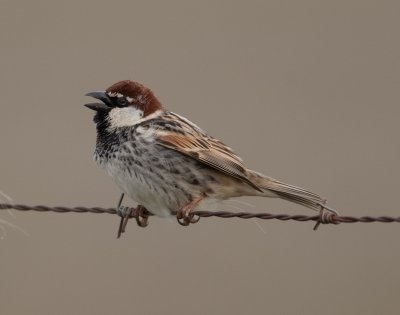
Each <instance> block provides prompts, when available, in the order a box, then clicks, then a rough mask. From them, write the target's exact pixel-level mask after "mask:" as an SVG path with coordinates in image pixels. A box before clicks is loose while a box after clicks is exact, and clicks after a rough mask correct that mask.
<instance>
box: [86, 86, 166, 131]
mask: <svg viewBox="0 0 400 315" xmlns="http://www.w3.org/2000/svg"><path fill="white" fill-rule="evenodd" d="M86 96H91V97H94V98H96V99H98V100H100V101H101V102H102V103H90V104H85V106H86V107H88V108H90V109H92V110H94V111H96V112H97V113H96V116H95V122H97V123H101V122H103V121H108V123H109V125H110V127H111V128H117V127H125V126H131V125H134V124H135V123H136V122H137V121H139V120H140V119H143V118H145V117H147V116H149V115H151V114H154V113H155V112H157V111H159V110H162V106H161V103H160V102H159V101H158V99H157V98H156V97H155V96H154V94H153V92H152V91H151V90H150V89H149V88H147V87H145V86H144V85H142V84H140V83H138V82H134V81H130V80H125V81H120V82H117V83H115V84H113V85H111V86H110V87H109V88H107V89H106V90H105V91H95V92H90V93H87V94H86Z"/></svg>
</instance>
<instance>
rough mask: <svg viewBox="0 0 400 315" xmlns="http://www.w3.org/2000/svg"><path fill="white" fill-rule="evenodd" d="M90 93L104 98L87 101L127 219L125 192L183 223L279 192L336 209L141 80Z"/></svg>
mask: <svg viewBox="0 0 400 315" xmlns="http://www.w3.org/2000/svg"><path fill="white" fill-rule="evenodd" d="M86 96H90V97H93V98H95V99H97V100H99V101H101V102H96V103H90V104H85V106H86V107H88V108H90V109H92V110H94V111H95V112H96V114H95V116H94V122H95V124H96V129H97V141H96V149H95V153H94V160H95V161H96V162H97V163H98V164H99V165H100V166H101V167H102V168H103V169H105V170H106V171H107V173H108V174H109V175H110V176H111V177H112V178H113V179H114V181H115V183H116V184H117V186H118V187H119V189H121V191H122V192H123V194H122V196H121V199H120V202H119V203H118V207H117V212H119V214H120V215H122V216H126V215H127V214H126V213H124V209H126V207H125V208H124V207H121V202H122V198H123V196H124V194H126V195H128V196H129V197H130V198H131V199H133V200H134V201H136V202H137V203H138V204H139V208H140V209H141V210H142V211H141V213H142V214H143V211H146V210H147V211H148V212H150V213H152V214H154V215H157V216H160V217H168V216H171V215H172V214H176V215H177V218H178V222H179V223H180V224H182V225H189V224H190V223H194V222H195V221H196V220H195V219H194V218H193V216H192V215H191V212H192V211H193V210H194V209H196V208H198V207H200V206H204V205H207V204H208V203H210V202H218V201H222V200H225V199H228V198H232V197H240V196H263V197H278V198H282V199H284V200H288V201H291V202H294V203H296V204H300V205H303V206H305V207H308V208H310V209H313V210H317V211H321V210H323V209H324V208H325V209H329V210H332V209H330V208H328V207H326V206H325V203H326V200H325V199H324V198H322V197H321V196H319V195H318V194H316V193H313V192H310V191H308V190H305V189H303V188H299V187H296V186H293V185H289V184H285V183H283V182H281V181H279V180H276V179H273V178H271V177H268V176H265V175H263V174H261V173H258V172H256V171H253V170H251V169H249V168H247V167H246V166H245V165H244V163H243V160H242V159H241V158H240V157H239V156H238V155H236V154H235V153H234V151H233V150H232V149H231V148H230V147H228V146H227V145H225V144H224V143H222V142H221V141H219V140H218V139H216V138H214V137H212V136H210V135H208V134H207V133H206V132H205V131H203V130H202V129H201V128H199V127H198V126H196V125H195V124H194V123H192V122H191V121H190V120H188V119H186V118H184V117H182V116H180V115H178V114H175V113H173V112H170V111H168V110H166V109H165V108H164V107H163V105H162V104H161V102H160V101H159V100H158V99H157V97H156V96H155V95H154V93H153V92H152V91H151V90H150V89H149V88H147V87H146V86H144V85H142V84H140V83H138V82H135V81H130V80H125V81H120V82H117V83H115V84H113V85H111V86H110V87H109V88H107V89H106V90H105V91H95V92H90V93H88V94H86ZM121 222H122V221H121ZM138 223H139V225H141V223H140V222H139V221H138ZM146 224H147V222H146ZM146 224H142V225H146ZM120 233H121V226H120V231H119V235H120Z"/></svg>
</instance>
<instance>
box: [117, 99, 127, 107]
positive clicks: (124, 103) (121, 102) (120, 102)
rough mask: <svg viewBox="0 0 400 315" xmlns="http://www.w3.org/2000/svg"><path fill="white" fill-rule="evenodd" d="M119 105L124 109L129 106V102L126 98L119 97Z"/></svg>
mask: <svg viewBox="0 0 400 315" xmlns="http://www.w3.org/2000/svg"><path fill="white" fill-rule="evenodd" d="M117 103H118V106H119V107H123V106H127V105H128V101H127V100H126V97H124V96H123V97H118V98H117Z"/></svg>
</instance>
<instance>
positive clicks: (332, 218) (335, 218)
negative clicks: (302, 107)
mask: <svg viewBox="0 0 400 315" xmlns="http://www.w3.org/2000/svg"><path fill="white" fill-rule="evenodd" d="M4 209H15V210H20V211H31V210H33V211H42V212H46V211H52V212H57V213H65V212H77V213H108V214H116V213H117V211H116V209H115V208H101V207H49V206H42V205H39V206H27V205H19V204H8V203H0V210H4ZM132 210H135V208H132ZM192 214H193V215H195V216H198V217H201V218H209V217H217V218H224V219H227V218H240V219H252V218H255V219H262V220H272V219H276V220H280V221H289V220H293V221H298V222H306V221H314V222H318V223H323V224H339V223H357V222H362V223H370V222H382V223H392V222H398V223H400V217H389V216H379V217H372V216H362V217H353V216H339V215H336V214H333V213H330V215H328V216H326V215H325V216H324V217H322V216H321V215H313V216H307V215H301V214H300V215H287V214H270V213H249V212H228V211H193V212H192ZM139 215H140V214H139V213H138V211H132V212H131V214H130V216H129V217H130V218H136V219H137V218H138V216H139ZM151 215H152V214H151V213H146V216H151Z"/></svg>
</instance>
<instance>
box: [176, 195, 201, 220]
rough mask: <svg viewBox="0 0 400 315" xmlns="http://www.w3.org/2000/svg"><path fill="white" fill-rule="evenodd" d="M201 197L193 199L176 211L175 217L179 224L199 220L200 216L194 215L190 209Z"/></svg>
mask: <svg viewBox="0 0 400 315" xmlns="http://www.w3.org/2000/svg"><path fill="white" fill-rule="evenodd" d="M202 199H203V198H202V197H198V198H196V199H194V200H193V201H191V202H190V203H189V204H187V205H186V206H184V207H183V208H182V209H181V210H179V211H178V212H177V214H176V219H177V221H178V223H179V224H180V225H182V226H188V225H190V224H191V223H192V224H193V223H197V222H199V220H200V217H198V216H197V217H196V216H195V215H194V214H193V213H191V211H192V210H193V209H194V208H195V207H196V206H197V205H198V204H199V202H200V201H201V200H202Z"/></svg>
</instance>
